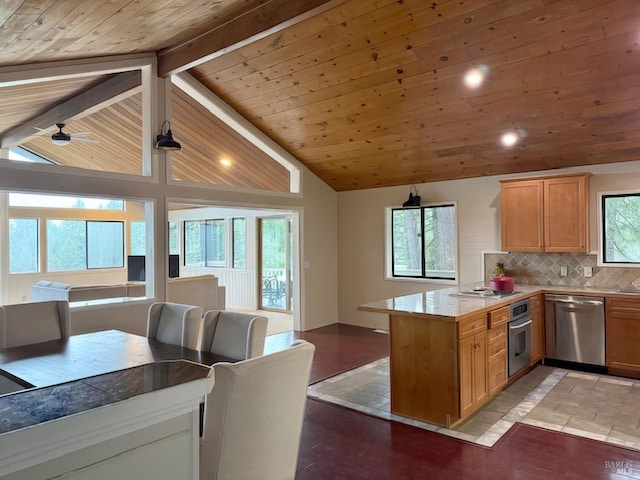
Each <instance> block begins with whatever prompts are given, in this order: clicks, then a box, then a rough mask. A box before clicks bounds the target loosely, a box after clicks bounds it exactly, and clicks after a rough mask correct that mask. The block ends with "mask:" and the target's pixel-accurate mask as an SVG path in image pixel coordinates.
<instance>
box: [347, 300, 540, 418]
mask: <svg viewBox="0 0 640 480" xmlns="http://www.w3.org/2000/svg"><path fill="white" fill-rule="evenodd" d="M519 290H520V289H519ZM529 290H532V291H533V290H535V289H533V288H531V289H529ZM537 290H539V289H537ZM456 292H458V288H445V289H442V290H433V291H429V292H424V293H417V294H413V295H406V296H403V297H396V298H391V299H387V300H380V301H377V302H371V303H367V304H365V305H361V306H360V307H359V310H362V311H369V312H377V313H386V314H388V315H389V351H390V362H389V363H390V369H389V374H390V384H391V412H392V413H394V414H396V415H401V416H404V417H409V418H415V419H418V420H422V421H425V422H429V423H433V424H436V425H441V426H444V427H451V426H454V425H455V424H456V423H458V422H460V421H461V420H463V419H465V418H466V417H467V416H469V415H470V414H472V413H473V412H475V411H476V410H477V409H478V408H479V407H480V406H482V405H483V404H484V403H485V402H486V401H487V400H489V399H490V398H491V396H493V395H495V394H496V393H498V392H499V391H500V390H502V388H504V387H505V386H506V385H507V378H506V352H504V348H505V345H504V341H505V340H506V339H505V338H504V335H505V333H506V332H505V328H506V322H507V318H506V317H505V312H507V314H506V315H507V317H508V307H507V306H508V305H509V304H510V303H512V302H514V301H518V300H521V299H523V298H527V297H528V296H529V295H530V293H529V292H528V291H527V289H523V291H522V293H520V294H518V295H513V296H510V297H508V298H505V299H497V298H491V297H489V298H468V297H460V296H456V295H455V294H456ZM500 340H502V342H501V341H500ZM501 347H502V348H501Z"/></svg>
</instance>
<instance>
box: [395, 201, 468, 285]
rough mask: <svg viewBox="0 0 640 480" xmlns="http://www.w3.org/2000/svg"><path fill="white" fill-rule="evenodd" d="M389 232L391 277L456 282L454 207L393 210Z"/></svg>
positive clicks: (445, 205) (436, 206)
mask: <svg viewBox="0 0 640 480" xmlns="http://www.w3.org/2000/svg"><path fill="white" fill-rule="evenodd" d="M389 228H390V241H391V246H390V255H391V276H392V277H408V278H428V279H445V280H455V279H456V269H457V258H456V257H457V248H458V247H457V246H458V241H457V229H456V211H455V205H453V204H442V205H429V206H423V207H416V208H394V209H391V215H390V225H389Z"/></svg>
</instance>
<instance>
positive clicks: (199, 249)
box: [184, 219, 226, 267]
mask: <svg viewBox="0 0 640 480" xmlns="http://www.w3.org/2000/svg"><path fill="white" fill-rule="evenodd" d="M184 256H185V265H194V266H207V267H224V266H225V258H226V257H225V229H224V219H216V220H188V221H186V222H184Z"/></svg>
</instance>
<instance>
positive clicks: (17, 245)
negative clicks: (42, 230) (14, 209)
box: [9, 218, 38, 273]
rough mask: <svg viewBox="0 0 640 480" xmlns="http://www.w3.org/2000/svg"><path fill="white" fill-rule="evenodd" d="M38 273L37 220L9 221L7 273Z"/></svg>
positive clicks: (16, 219)
mask: <svg viewBox="0 0 640 480" xmlns="http://www.w3.org/2000/svg"><path fill="white" fill-rule="evenodd" d="M37 271H38V220H37V219H35V218H10V219H9V273H35V272H37Z"/></svg>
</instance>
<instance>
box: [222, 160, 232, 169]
mask: <svg viewBox="0 0 640 480" xmlns="http://www.w3.org/2000/svg"><path fill="white" fill-rule="evenodd" d="M220 164H221V165H222V166H223V167H230V166H231V160H229V159H227V158H223V159H221V160H220Z"/></svg>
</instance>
